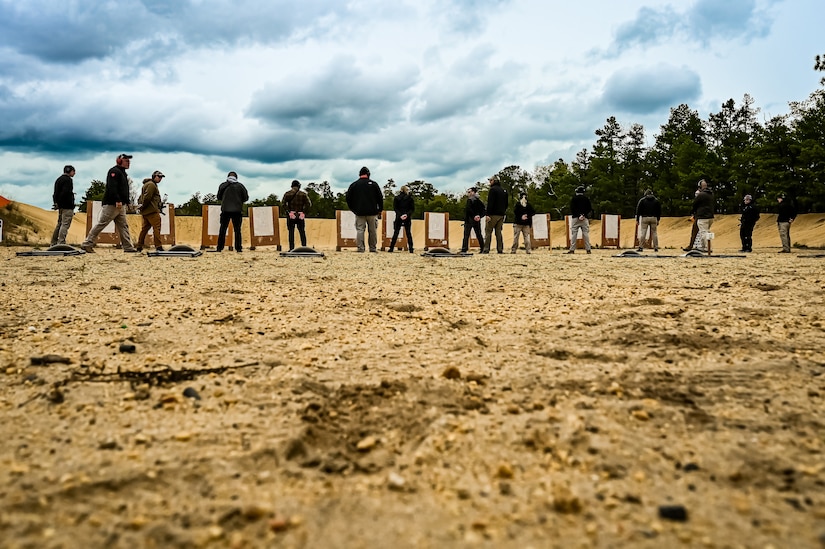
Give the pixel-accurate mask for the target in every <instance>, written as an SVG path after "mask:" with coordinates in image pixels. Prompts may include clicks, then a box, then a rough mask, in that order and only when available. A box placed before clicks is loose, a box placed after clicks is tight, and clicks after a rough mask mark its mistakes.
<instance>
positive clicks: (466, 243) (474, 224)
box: [461, 221, 484, 252]
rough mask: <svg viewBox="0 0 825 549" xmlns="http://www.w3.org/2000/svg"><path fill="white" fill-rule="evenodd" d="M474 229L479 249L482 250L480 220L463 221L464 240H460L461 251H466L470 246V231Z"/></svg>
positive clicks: (482, 240) (482, 239) (482, 238)
mask: <svg viewBox="0 0 825 549" xmlns="http://www.w3.org/2000/svg"><path fill="white" fill-rule="evenodd" d="M471 231H475V233H476V240H478V247H479V250H481V251H483V250H484V237H483V236H481V221H465V222H464V240H462V241H461V251H462V252H466V251H467V250H468V249H469V247H470V232H471Z"/></svg>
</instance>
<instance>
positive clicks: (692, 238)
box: [682, 189, 699, 252]
mask: <svg viewBox="0 0 825 549" xmlns="http://www.w3.org/2000/svg"><path fill="white" fill-rule="evenodd" d="M697 196H699V189H696V192H695V193H693V197H694V198H696V197H697ZM697 234H699V225H697V224H696V218H695V217H693V216H690V243H688V245H687V246H685V247H684V248H682V249H683V250H684V251H686V252H689V251H691V250H692V249H693V243H694V242H696V235H697Z"/></svg>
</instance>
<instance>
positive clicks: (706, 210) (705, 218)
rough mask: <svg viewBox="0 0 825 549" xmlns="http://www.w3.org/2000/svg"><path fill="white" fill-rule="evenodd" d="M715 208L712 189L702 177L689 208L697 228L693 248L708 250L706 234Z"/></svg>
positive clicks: (711, 222) (702, 250)
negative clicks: (691, 207)
mask: <svg viewBox="0 0 825 549" xmlns="http://www.w3.org/2000/svg"><path fill="white" fill-rule="evenodd" d="M715 209H716V208H715V201H714V199H713V191H711V190H710V187H708V182H707V181H706V180H704V179H702V180H700V181H699V194H697V195H696V198H695V199H693V209H692V210H691V214H692V215H693V217H695V218H696V227H697V228H698V229H699V232H698V233H697V235H696V242H695V243H694V244H693V248H694V249H696V250H699V251H700V252H707V251H708V248H709V246H708V238H707V234H708V233H709V232H710V226H711V225H712V224H713V212H714V210H715Z"/></svg>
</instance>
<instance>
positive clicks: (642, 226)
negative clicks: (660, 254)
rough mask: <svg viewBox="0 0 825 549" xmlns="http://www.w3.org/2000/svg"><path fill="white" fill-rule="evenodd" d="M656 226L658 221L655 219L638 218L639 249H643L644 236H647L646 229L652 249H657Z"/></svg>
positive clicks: (657, 233)
mask: <svg viewBox="0 0 825 549" xmlns="http://www.w3.org/2000/svg"><path fill="white" fill-rule="evenodd" d="M658 226H659V221H658V220H657V219H656V218H655V217H641V218H639V248H644V247H645V235H646V234H647V228H648V227H650V240H651V242H652V243H653V249H654V250H658V249H659V231H658V230H657V228H658Z"/></svg>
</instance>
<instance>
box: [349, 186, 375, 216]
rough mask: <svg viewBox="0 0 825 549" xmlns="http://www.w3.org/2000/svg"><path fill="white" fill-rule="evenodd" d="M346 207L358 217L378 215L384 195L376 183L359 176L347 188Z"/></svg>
mask: <svg viewBox="0 0 825 549" xmlns="http://www.w3.org/2000/svg"><path fill="white" fill-rule="evenodd" d="M347 207H348V208H349V209H350V210H351V211H352V213H354V214H355V215H357V216H359V217H364V216H367V215H378V214H380V213H381V212H382V211H383V209H384V195H383V194H382V193H381V188H380V187H379V186H378V183H376V182H375V181H373V180H372V179H370V178H369V177H366V176H364V177H359V178H358V179H357V180H355V181H353V182H352V183H351V184H350V186H349V188H348V189H347Z"/></svg>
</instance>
